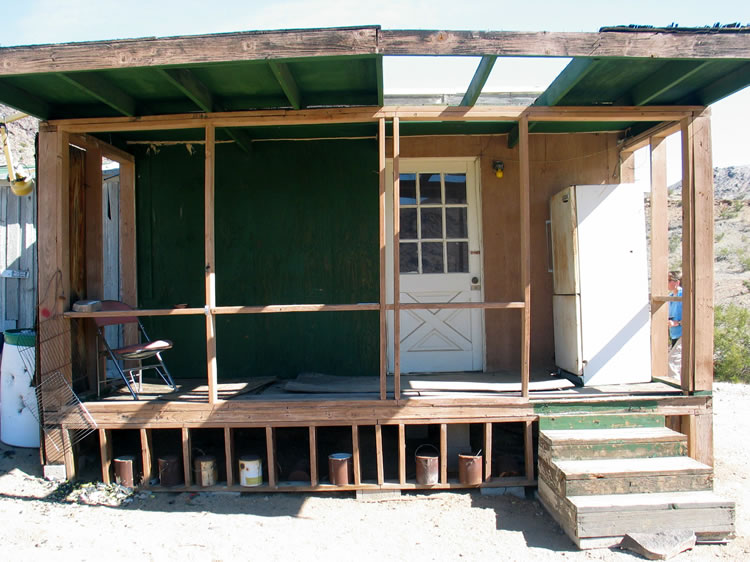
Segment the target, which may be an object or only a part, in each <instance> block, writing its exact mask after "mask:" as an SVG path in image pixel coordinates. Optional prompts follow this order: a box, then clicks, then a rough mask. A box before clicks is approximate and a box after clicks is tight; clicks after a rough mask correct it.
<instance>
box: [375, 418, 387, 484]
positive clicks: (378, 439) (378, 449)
mask: <svg viewBox="0 0 750 562" xmlns="http://www.w3.org/2000/svg"><path fill="white" fill-rule="evenodd" d="M375 458H376V462H377V465H378V466H377V469H378V485H379V486H382V485H383V482H385V475H384V472H383V428H382V426H381V425H379V424H378V425H376V426H375Z"/></svg>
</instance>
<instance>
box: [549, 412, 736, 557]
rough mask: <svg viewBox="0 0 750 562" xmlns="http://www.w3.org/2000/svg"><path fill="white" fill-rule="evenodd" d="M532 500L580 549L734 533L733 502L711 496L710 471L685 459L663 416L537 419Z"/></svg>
mask: <svg viewBox="0 0 750 562" xmlns="http://www.w3.org/2000/svg"><path fill="white" fill-rule="evenodd" d="M539 423H540V425H539V427H540V430H539V499H540V501H541V502H542V504H543V505H544V506H545V507H546V508H547V510H548V511H549V512H550V514H551V515H552V517H553V518H554V519H555V520H556V521H557V522H558V523H559V524H560V526H561V527H562V528H563V530H564V531H565V532H566V533H567V535H568V536H569V537H570V538H571V540H572V541H573V542H574V543H576V545H578V547H579V548H581V549H587V548H607V547H611V546H614V545H617V544H619V542H620V541H621V540H622V538H623V536H624V535H625V534H627V533H635V532H639V533H651V532H658V531H667V530H678V529H684V530H691V531H694V532H695V533H696V535H697V536H698V538H699V540H722V539H725V538H727V537H728V536H731V535H732V534H733V533H734V518H735V505H734V502H732V501H727V500H723V499H721V498H719V497H718V496H716V495H715V494H714V493H713V468H712V467H710V466H708V465H705V464H703V463H700V462H698V461H696V460H694V459H691V458H690V457H688V456H687V437H686V436H685V435H683V434H681V433H678V432H676V431H673V430H671V429H668V428H667V427H665V426H664V416H658V415H644V414H632V415H625V416H622V415H620V416H607V415H604V416H595V415H584V416H558V417H543V418H540V422H539Z"/></svg>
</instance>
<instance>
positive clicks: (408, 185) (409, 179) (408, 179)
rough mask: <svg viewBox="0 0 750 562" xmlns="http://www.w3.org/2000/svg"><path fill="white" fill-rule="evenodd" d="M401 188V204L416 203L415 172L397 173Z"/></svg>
mask: <svg viewBox="0 0 750 562" xmlns="http://www.w3.org/2000/svg"><path fill="white" fill-rule="evenodd" d="M398 177H399V179H400V182H399V183H400V184H401V189H400V192H399V194H400V196H401V204H402V205H416V204H417V174H399V176H398Z"/></svg>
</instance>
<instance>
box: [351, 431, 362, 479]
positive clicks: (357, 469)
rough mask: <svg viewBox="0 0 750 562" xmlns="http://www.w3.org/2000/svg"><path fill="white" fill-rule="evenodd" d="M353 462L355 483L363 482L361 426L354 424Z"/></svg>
mask: <svg viewBox="0 0 750 562" xmlns="http://www.w3.org/2000/svg"><path fill="white" fill-rule="evenodd" d="M352 462H353V463H354V484H355V485H357V486H359V485H360V484H361V483H362V466H361V462H360V456H359V426H356V425H353V426H352Z"/></svg>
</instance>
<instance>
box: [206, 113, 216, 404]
mask: <svg viewBox="0 0 750 562" xmlns="http://www.w3.org/2000/svg"><path fill="white" fill-rule="evenodd" d="M215 149H216V130H215V129H214V127H213V125H207V126H206V166H205V176H206V177H205V205H204V206H205V211H204V212H205V237H206V241H205V242H206V247H205V257H206V361H207V366H206V368H207V372H208V403H209V404H215V403H216V402H217V400H218V393H217V389H216V387H217V384H218V380H217V378H218V377H217V364H216V317H215V316H214V314H213V313H212V312H211V310H212V309H213V307H215V306H216V263H215V260H216V254H215V247H214V190H215V186H214V179H215V178H214V168H215V164H216V158H215Z"/></svg>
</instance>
